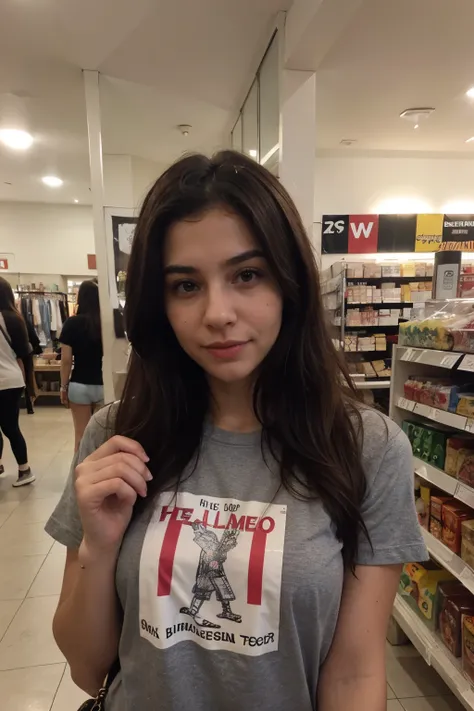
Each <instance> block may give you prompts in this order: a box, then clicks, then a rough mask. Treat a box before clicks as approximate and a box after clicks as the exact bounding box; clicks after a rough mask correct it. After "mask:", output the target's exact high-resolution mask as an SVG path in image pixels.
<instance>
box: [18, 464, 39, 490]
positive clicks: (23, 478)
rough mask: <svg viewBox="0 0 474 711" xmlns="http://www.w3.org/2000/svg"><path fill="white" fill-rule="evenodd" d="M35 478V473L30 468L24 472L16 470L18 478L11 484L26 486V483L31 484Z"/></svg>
mask: <svg viewBox="0 0 474 711" xmlns="http://www.w3.org/2000/svg"><path fill="white" fill-rule="evenodd" d="M35 479H36V477H35V475H34V474H33V472H32V471H31V469H29V468H28V469H27V470H26V472H18V479H17V480H16V481H14V482H13V486H26V484H31V483H32V482H34V481H35Z"/></svg>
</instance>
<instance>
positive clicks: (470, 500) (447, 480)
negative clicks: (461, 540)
mask: <svg viewBox="0 0 474 711" xmlns="http://www.w3.org/2000/svg"><path fill="white" fill-rule="evenodd" d="M413 469H414V471H415V474H416V475H417V476H419V477H421V478H422V479H425V480H426V481H429V482H430V483H431V484H434V485H435V486H437V487H438V488H439V489H442V490H443V491H445V492H446V493H447V494H450V495H451V496H453V497H454V498H455V499H458V501H462V502H463V503H464V504H466V505H467V506H470V507H471V508H473V509H474V489H473V488H472V487H471V486H468V485H467V484H464V483H463V482H462V481H458V480H457V479H454V477H452V476H449V474H446V472H443V471H442V470H441V469H438V468H437V467H434V466H433V465H432V464H428V462H424V461H423V460H422V459H418V457H413Z"/></svg>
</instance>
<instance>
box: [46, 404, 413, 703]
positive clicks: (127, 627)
mask: <svg viewBox="0 0 474 711" xmlns="http://www.w3.org/2000/svg"><path fill="white" fill-rule="evenodd" d="M107 415H108V409H107V408H105V409H104V410H102V411H101V412H99V413H98V414H97V415H96V416H95V417H94V418H93V419H92V421H91V423H90V424H89V426H88V428H87V430H86V433H85V435H84V438H83V440H82V444H81V447H80V450H79V453H78V456H77V457H76V459H75V461H74V462H73V467H72V470H71V474H70V476H69V479H68V482H67V484H66V488H65V491H64V494H63V496H62V498H61V501H60V502H59V504H58V506H57V507H56V509H55V511H54V513H53V515H52V516H51V518H50V520H49V521H48V523H47V525H46V530H47V531H48V533H50V535H51V536H53V538H55V539H56V540H58V541H60V542H61V543H63V544H64V545H65V546H68V547H70V548H78V547H79V544H80V543H81V539H82V528H81V521H80V517H79V512H78V508H77V503H76V498H75V493H74V467H75V465H76V464H77V463H78V462H79V461H81V460H83V459H84V458H85V457H86V456H88V455H89V454H90V453H91V452H93V451H94V450H95V449H96V448H97V447H98V446H100V444H102V443H103V442H104V441H105V440H106V439H107V437H108V436H110V434H111V432H110V431H107V428H106V423H107V422H108V420H107ZM363 420H364V451H363V462H364V468H365V471H366V475H367V481H368V490H367V495H366V499H365V502H364V505H363V517H364V521H365V524H366V526H367V529H368V531H369V534H370V538H371V541H372V545H373V551H372V549H371V547H370V545H369V543H368V542H367V540H366V539H365V538H364V537H361V540H360V545H359V553H358V558H357V561H358V563H359V564H361V565H386V564H393V563H402V562H405V561H416V560H425V559H426V550H425V546H424V544H423V541H422V537H421V534H420V530H419V526H418V522H417V517H416V513H415V505H414V495H413V468H412V453H411V449H410V445H409V442H408V440H407V438H406V437H405V435H404V434H403V433H402V432H401V430H400V429H399V428H398V426H397V425H396V424H395V423H393V422H392V421H390V420H388V419H386V418H384V417H383V416H381V415H380V414H378V413H376V412H374V411H372V410H368V409H367V410H364V412H363ZM271 469H273V471H272V470H271ZM116 586H117V592H118V595H119V598H120V602H121V604H122V607H123V613H124V617H123V627H122V633H121V638H120V647H119V656H120V663H121V672H120V675H119V676H118V677H117V679H116V680H115V682H114V683H113V685H112V688H111V690H110V693H109V696H108V698H107V704H106V706H107V711H132V709H140V710H141V711H161V710H163V711H165V709H166V711H182V710H183V709H187V710H189V711H204V710H206V711H207V709H213V710H214V709H215V710H216V711H217V710H219V711H220V710H221V709H225V711H243V710H244V709H245V711H247V709H257V708H258V709H262V711H266V710H268V711H270V710H271V711H288V709H298V711H311V710H313V709H315V708H316V703H317V702H316V689H317V684H318V676H319V669H320V667H321V664H322V663H323V661H324V659H325V657H326V655H327V653H328V651H329V648H330V646H331V642H332V639H333V636H334V630H335V626H336V621H337V616H338V612H339V605H340V600H341V592H342V587H343V564H342V555H341V543H340V542H339V541H338V540H337V538H336V536H335V534H334V526H333V525H332V523H331V520H330V518H329V516H328V514H327V513H326V512H325V510H324V509H323V507H322V506H321V504H320V503H319V502H317V501H311V502H306V501H301V500H298V499H297V498H294V497H293V496H291V494H289V493H288V492H287V491H285V490H284V489H283V490H281V489H279V477H278V473H277V468H276V466H273V467H272V466H271V464H270V468H269V467H268V466H266V464H265V463H264V461H263V458H262V452H261V446H260V435H259V433H252V434H237V433H233V432H227V431H223V430H219V429H217V428H214V427H211V426H209V427H208V430H207V431H206V434H205V437H204V441H203V446H202V451H201V454H200V457H199V464H198V466H197V469H196V470H195V471H194V473H193V474H192V475H191V476H190V477H188V478H186V479H185V481H184V482H183V483H182V485H181V487H180V490H179V492H178V494H177V496H174V494H173V493H169V492H167V493H164V494H162V495H161V496H159V498H158V499H157V500H156V501H155V504H154V505H152V506H149V507H148V509H145V511H144V512H143V513H142V514H141V515H139V516H137V517H136V518H135V519H134V520H133V522H132V523H131V525H130V527H129V529H128V531H127V533H126V535H125V537H124V540H123V545H122V548H121V552H120V555H119V559H118V563H117V572H116Z"/></svg>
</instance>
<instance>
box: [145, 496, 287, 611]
mask: <svg viewBox="0 0 474 711" xmlns="http://www.w3.org/2000/svg"><path fill="white" fill-rule="evenodd" d="M192 511H193V510H192V509H182V508H180V507H175V508H173V509H170V508H169V507H168V506H163V508H162V511H161V515H160V521H165V519H166V518H167V517H168V516H169V521H168V524H167V527H166V532H165V535H164V537H163V543H162V546H161V552H160V557H159V562H158V589H157V594H158V596H159V597H162V596H167V595H170V594H171V587H172V582H173V566H174V559H175V556H176V549H177V547H178V541H179V536H180V533H181V527H182V526H183V525H188V526H189V525H191V514H192ZM209 513H210V512H209V511H204V513H203V518H202V523H203V524H204V526H209V527H210V528H217V529H220V528H222V529H225V528H228V527H229V526H226V525H219V518H218V513H217V515H216V518H215V519H214V523H215V525H212V523H211V522H210V521H209ZM178 519H179V520H178ZM229 524H230V527H232V528H236V529H240V530H249V528H248V527H247V526H250V525H252V536H253V537H252V544H251V547H250V555H249V567H248V581H247V604H249V605H261V604H262V588H263V568H264V564H265V552H266V546H267V536H268V534H269V533H271V532H272V531H273V529H274V528H275V521H274V520H273V519H272V518H271V517H265V518H263V519H261V520H258V519H257V518H256V517H248V516H244V517H242V518H241V519H240V520H239V521H237V519H236V517H235V516H234V514H231V516H230V521H229Z"/></svg>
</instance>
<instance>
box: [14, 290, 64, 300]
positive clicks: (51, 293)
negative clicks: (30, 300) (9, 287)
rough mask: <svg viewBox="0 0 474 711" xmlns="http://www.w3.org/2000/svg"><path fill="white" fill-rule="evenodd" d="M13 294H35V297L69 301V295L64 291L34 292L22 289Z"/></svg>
mask: <svg viewBox="0 0 474 711" xmlns="http://www.w3.org/2000/svg"><path fill="white" fill-rule="evenodd" d="M13 293H14V294H18V296H22V295H26V296H28V295H31V294H34V295H35V296H61V297H63V298H64V299H66V300H67V294H66V293H65V292H64V291H38V290H37V289H36V290H34V291H33V290H30V289H22V290H21V291H19V290H18V289H15V290H14V292H13Z"/></svg>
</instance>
